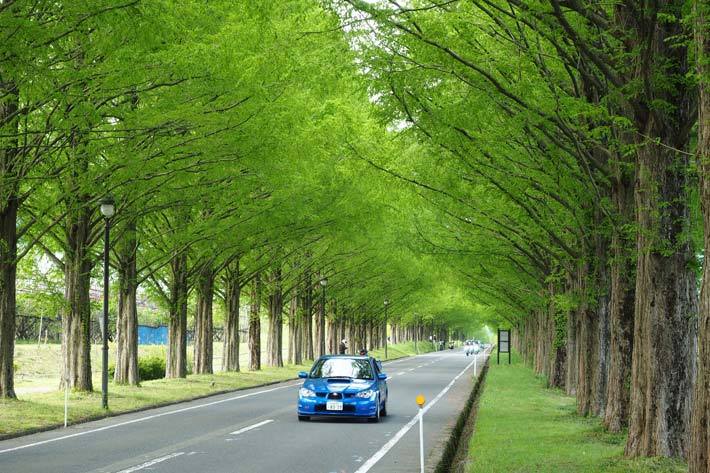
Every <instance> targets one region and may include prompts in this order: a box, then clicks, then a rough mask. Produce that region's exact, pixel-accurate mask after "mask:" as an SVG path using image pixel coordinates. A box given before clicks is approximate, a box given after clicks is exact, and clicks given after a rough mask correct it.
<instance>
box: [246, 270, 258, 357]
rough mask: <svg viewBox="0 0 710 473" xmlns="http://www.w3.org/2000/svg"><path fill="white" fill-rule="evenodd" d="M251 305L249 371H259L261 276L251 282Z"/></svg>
mask: <svg viewBox="0 0 710 473" xmlns="http://www.w3.org/2000/svg"><path fill="white" fill-rule="evenodd" d="M250 299H251V303H250V307H249V340H248V342H249V369H250V370H251V371H258V370H260V369H261V316H260V312H261V275H260V274H259V273H257V274H256V275H255V276H254V280H253V281H252V288H251V297H250Z"/></svg>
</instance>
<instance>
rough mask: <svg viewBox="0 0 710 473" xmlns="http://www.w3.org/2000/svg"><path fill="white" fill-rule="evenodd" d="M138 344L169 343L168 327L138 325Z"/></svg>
mask: <svg viewBox="0 0 710 473" xmlns="http://www.w3.org/2000/svg"><path fill="white" fill-rule="evenodd" d="M138 344H139V345H167V344H168V327H166V326H164V325H161V326H160V327H150V326H148V325H139V326H138Z"/></svg>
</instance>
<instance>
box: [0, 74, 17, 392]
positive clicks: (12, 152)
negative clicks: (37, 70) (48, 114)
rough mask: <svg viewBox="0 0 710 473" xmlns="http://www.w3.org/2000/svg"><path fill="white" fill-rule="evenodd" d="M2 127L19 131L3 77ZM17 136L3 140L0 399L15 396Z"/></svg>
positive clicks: (13, 92) (12, 93) (10, 87)
mask: <svg viewBox="0 0 710 473" xmlns="http://www.w3.org/2000/svg"><path fill="white" fill-rule="evenodd" d="M0 96H2V97H4V98H3V100H1V101H0V123H8V126H6V127H0V130H1V131H2V132H7V133H3V134H8V135H11V136H12V135H15V136H16V134H17V131H18V130H17V124H18V120H17V119H10V117H14V116H16V113H17V110H18V106H19V93H18V90H17V87H16V86H15V84H14V83H12V82H5V81H3V79H2V77H0ZM17 157H18V150H17V138H16V137H13V138H3V139H0V398H15V397H16V396H15V382H14V369H13V362H14V359H15V320H16V315H17V314H16V310H17V309H16V301H15V299H16V295H17V288H16V282H17V210H18V207H19V202H18V197H17V191H18V179H17V176H18V172H19V169H18V168H19V162H17Z"/></svg>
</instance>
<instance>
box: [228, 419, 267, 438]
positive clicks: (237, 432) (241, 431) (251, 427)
mask: <svg viewBox="0 0 710 473" xmlns="http://www.w3.org/2000/svg"><path fill="white" fill-rule="evenodd" d="M273 421H274V419H269V420H265V421H262V422H257V423H256V424H254V425H250V426H249V427H244V428H243V429H239V430H235V431H234V432H232V433H231V434H229V435H239V434H243V433H244V432H249V431H250V430H252V429H256V428H257V427H261V426H262V425H266V424H270V423H272V422H273Z"/></svg>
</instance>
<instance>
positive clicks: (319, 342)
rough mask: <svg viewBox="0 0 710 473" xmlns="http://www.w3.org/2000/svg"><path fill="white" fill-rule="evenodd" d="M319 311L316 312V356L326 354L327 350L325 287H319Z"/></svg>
mask: <svg viewBox="0 0 710 473" xmlns="http://www.w3.org/2000/svg"><path fill="white" fill-rule="evenodd" d="M318 290H319V292H320V294H318V312H317V313H316V334H315V356H316V358H318V357H321V356H323V355H325V354H326V350H325V311H326V301H325V288H324V287H322V286H321V287H319V288H318Z"/></svg>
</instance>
